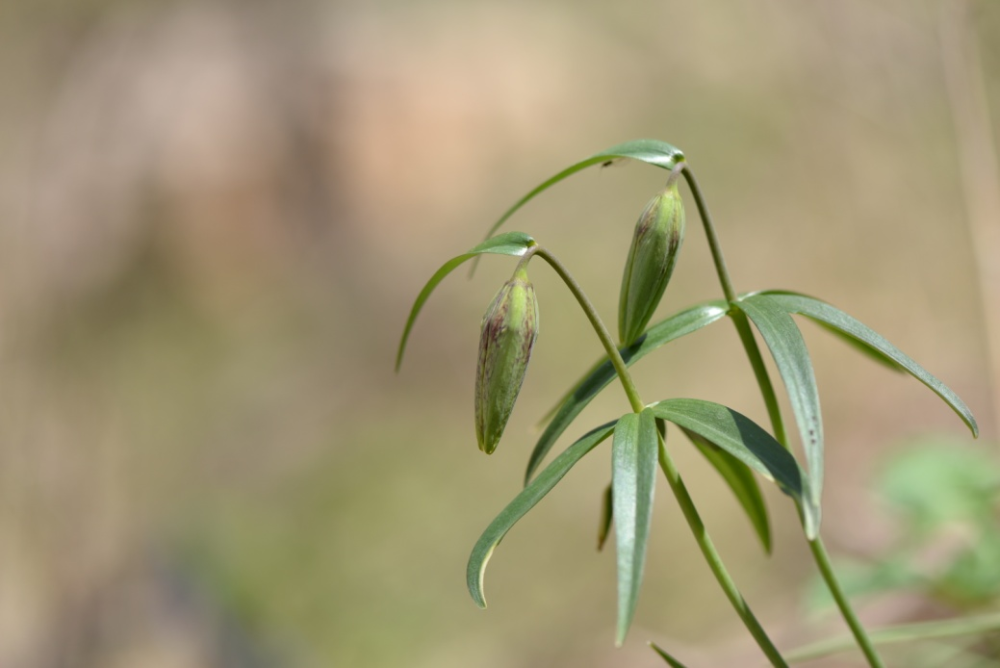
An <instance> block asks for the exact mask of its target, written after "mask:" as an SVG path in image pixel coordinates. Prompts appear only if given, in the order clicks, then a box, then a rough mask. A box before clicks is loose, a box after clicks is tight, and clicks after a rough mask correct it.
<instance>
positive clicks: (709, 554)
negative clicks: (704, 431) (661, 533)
mask: <svg viewBox="0 0 1000 668" xmlns="http://www.w3.org/2000/svg"><path fill="white" fill-rule="evenodd" d="M659 439H660V457H659V459H660V468H661V469H663V475H665V476H666V478H667V482H668V483H670V489H671V490H673V493H674V497H675V498H676V499H677V505H679V506H680V507H681V512H683V513H684V519H686V520H687V523H688V526H689V527H691V533H692V534H694V539H695V541H696V542H697V543H698V547H699V548H701V554H702V555H703V556H704V557H705V561H706V562H707V563H708V567H709V568H710V569H711V570H712V574H713V575H715V579H716V580H718V582H719V586H721V587H722V591H723V592H725V594H726V598H728V599H729V603H730V604H731V605H732V606H733V609H734V610H736V614H737V615H739V616H740V619H742V620H743V624H744V625H745V626H746V627H747V630H748V631H749V632H750V635H752V636H753V638H754V640H756V641H757V644H758V645H759V646H760V648H761V650H762V651H763V652H764V654H765V655H766V656H767V658H768V659H770V661H771V664H772V665H774V666H787V665H788V664H787V663H786V662H785V659H784V658H783V657H782V656H781V653H780V652H779V651H778V649H777V648H776V647H775V646H774V643H772V642H771V639H770V638H769V637H768V636H767V632H766V631H765V630H764V628H763V627H762V626H761V625H760V622H758V621H757V617H756V616H755V615H754V614H753V610H751V609H750V606H749V604H748V603H747V602H746V599H744V598H743V594H741V593H740V590H739V589H738V588H737V587H736V583H735V582H733V578H732V577H731V576H730V575H729V571H727V570H726V566H725V564H723V563H722V557H721V556H719V553H718V551H717V550H716V549H715V544H714V543H713V542H712V539H711V537H710V536H709V535H708V530H707V529H706V528H705V523H704V522H702V521H701V516H700V515H698V509H697V508H695V505H694V501H693V500H692V499H691V495H690V494H688V491H687V486H686V485H685V484H684V481H683V480H682V479H681V474H680V472H679V471H678V470H677V467H676V466H675V465H674V462H673V460H672V459H671V458H670V455H669V454H668V453H667V448H666V447H665V445H664V443H663V437H662V436H660V437H659Z"/></svg>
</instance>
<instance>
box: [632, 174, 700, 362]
mask: <svg viewBox="0 0 1000 668" xmlns="http://www.w3.org/2000/svg"><path fill="white" fill-rule="evenodd" d="M683 241H684V204H683V203H682V202H681V196H680V193H679V192H678V191H677V185H676V184H671V185H669V186H667V188H666V189H665V190H664V191H663V192H661V193H660V194H659V195H657V196H656V197H654V198H653V199H652V200H650V202H649V204H647V205H646V208H645V210H644V211H643V212H642V215H641V216H639V222H637V223H636V225H635V235H634V236H633V237H632V247H631V248H630V249H629V253H628V260H627V261H626V262H625V275H624V276H623V277H622V292H621V298H620V300H619V302H618V335H619V336H620V337H621V341H622V344H623V345H628V344H630V343H633V342H634V341H635V340H636V339H637V338H639V336H640V335H641V334H642V333H643V331H644V330H645V329H646V325H647V324H648V323H649V320H650V318H652V317H653V312H654V311H655V310H656V307H657V306H658V305H659V303H660V298H661V297H662V296H663V291H664V290H666V289H667V283H668V282H669V281H670V274H671V273H673V271H674V263H675V262H676V261H677V252H678V251H679V250H680V247H681V242H683Z"/></svg>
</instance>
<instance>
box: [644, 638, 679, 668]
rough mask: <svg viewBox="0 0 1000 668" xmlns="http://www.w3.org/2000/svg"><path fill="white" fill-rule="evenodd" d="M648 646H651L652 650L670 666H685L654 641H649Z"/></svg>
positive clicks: (673, 667) (675, 667) (671, 667)
mask: <svg viewBox="0 0 1000 668" xmlns="http://www.w3.org/2000/svg"><path fill="white" fill-rule="evenodd" d="M649 646H650V647H652V648H653V651H654V652H656V653H657V654H659V655H660V658H661V659H663V660H664V661H666V662H667V665H669V666H670V668H685V666H684V664H683V663H681V662H680V661H678V660H677V659H675V658H674V657H672V656H670V655H669V654H667V651H666V650H665V649H663V648H662V647H660V646H659V645H657V644H656V643H655V642H650V643H649Z"/></svg>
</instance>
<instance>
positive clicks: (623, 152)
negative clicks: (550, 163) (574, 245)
mask: <svg viewBox="0 0 1000 668" xmlns="http://www.w3.org/2000/svg"><path fill="white" fill-rule="evenodd" d="M616 158H630V159H632V160H639V161H640V162H645V163H646V164H649V165H653V166H655V167H660V168H663V169H668V170H670V169H673V168H674V167H676V166H677V164H678V163H680V162H682V161H683V160H684V153H683V152H682V151H681V150H680V149H678V148H677V147H676V146H672V145H670V144H668V143H666V142H663V141H660V140H658V139H633V140H632V141H627V142H624V143H621V144H617V145H615V146H612V147H611V148H608V149H605V150H603V151H601V152H600V153H595V154H594V155H592V156H590V157H589V158H586V159H585V160H581V161H580V162H577V163H574V164H572V165H570V166H569V167H567V168H566V169H564V170H562V171H561V172H559V173H558V174H556V175H555V176H552V177H550V178H549V179H547V180H545V181H543V182H542V183H540V184H539V185H537V186H535V188H534V189H532V190H531V191H529V192H528V194H526V195H525V196H524V197H522V198H521V199H519V200H518V201H517V202H516V203H515V204H514V206H512V207H510V208H509V209H507V211H506V212H505V213H504V214H503V215H502V216H500V219H499V220H497V222H495V223H493V226H492V227H490V230H489V232H487V233H486V236H487V237H490V236H492V235H493V233H494V232H496V231H497V230H498V229H499V228H500V226H501V225H503V224H504V223H505V222H506V221H507V219H509V218H510V217H511V216H513V215H514V213H516V212H517V210H518V209H520V208H521V207H522V206H524V205H525V204H527V203H528V202H529V201H531V200H532V199H534V197H535V196H536V195H538V194H540V193H542V192H544V191H546V190H548V189H549V188H550V187H552V186H554V185H555V184H557V183H559V182H560V181H562V180H563V179H566V178H567V177H570V176H572V175H573V174H576V173H577V172H579V171H581V170H583V169H586V168H587V167H590V166H591V165H596V164H597V163H599V162H600V163H603V162H607V161H608V160H614V159H616Z"/></svg>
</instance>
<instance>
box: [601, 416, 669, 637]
mask: <svg viewBox="0 0 1000 668" xmlns="http://www.w3.org/2000/svg"><path fill="white" fill-rule="evenodd" d="M658 447H659V437H658V435H657V433H656V419H655V417H654V416H653V413H651V412H650V411H648V410H644V411H642V413H639V414H636V413H628V414H626V415H623V416H622V417H621V419H619V420H618V424H617V425H616V426H615V437H614V441H613V443H612V445H611V486H612V489H613V491H612V494H613V495H614V501H615V502H614V524H615V540H616V547H617V554H618V628H617V632H616V634H615V644H616V645H617V646H618V647H621V645H622V643H624V642H625V636H626V634H628V629H629V626H631V625H632V617H633V616H634V615H635V606H636V603H637V602H638V600H639V588H640V587H641V585H642V572H643V568H644V566H645V563H646V541H647V539H648V538H649V525H650V520H651V519H652V514H653V491H654V489H655V485H656V462H657V459H656V457H657V448H658Z"/></svg>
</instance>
